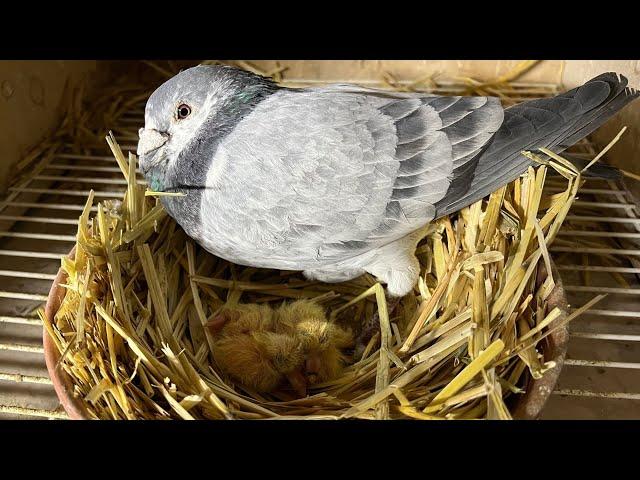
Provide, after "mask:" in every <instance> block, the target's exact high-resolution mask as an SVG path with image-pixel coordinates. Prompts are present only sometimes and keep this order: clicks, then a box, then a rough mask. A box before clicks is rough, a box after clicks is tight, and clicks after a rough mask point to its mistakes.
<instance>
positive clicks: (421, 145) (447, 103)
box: [370, 96, 503, 242]
mask: <svg viewBox="0 0 640 480" xmlns="http://www.w3.org/2000/svg"><path fill="white" fill-rule="evenodd" d="M379 110H380V111H381V112H382V113H384V114H385V115H387V116H389V117H391V118H392V119H393V120H394V125H395V129H396V136H397V146H396V152H395V158H396V160H397V161H398V162H399V168H398V172H397V176H396V179H395V182H394V184H393V191H392V192H391V198H390V201H389V203H388V204H387V209H386V215H385V219H384V221H383V222H382V223H381V225H380V226H379V227H378V229H377V230H376V231H374V232H372V235H371V237H370V239H373V238H380V237H382V239H384V240H385V241H386V242H389V241H392V240H395V239H397V238H400V237H402V236H404V235H406V234H407V233H409V232H411V231H413V230H415V229H416V228H418V227H420V226H422V225H424V224H425V223H426V222H428V221H430V220H431V219H433V216H434V214H435V209H434V205H435V204H436V203H437V202H438V201H439V200H441V199H442V198H443V197H444V195H446V192H447V191H448V190H449V188H450V185H451V182H452V179H453V176H454V171H455V170H456V169H464V168H465V167H467V166H468V164H469V163H470V162H471V161H472V160H473V158H474V157H475V156H477V154H478V153H479V151H480V150H481V149H482V148H483V147H484V145H485V144H486V143H487V142H488V140H489V139H490V138H491V136H492V135H493V134H494V133H495V132H496V131H497V129H498V128H499V127H500V124H501V123H502V119H503V110H502V107H501V105H500V102H499V101H498V99H497V98H491V97H439V96H427V97H424V96H420V97H417V96H415V97H413V98H406V97H405V98H402V99H397V100H393V101H391V102H389V103H387V104H385V105H384V106H382V107H381V108H380V109H379ZM471 163H473V162H471Z"/></svg>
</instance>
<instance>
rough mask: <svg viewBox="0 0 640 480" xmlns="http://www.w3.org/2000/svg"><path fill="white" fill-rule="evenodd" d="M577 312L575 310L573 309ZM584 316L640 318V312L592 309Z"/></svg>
mask: <svg viewBox="0 0 640 480" xmlns="http://www.w3.org/2000/svg"><path fill="white" fill-rule="evenodd" d="M572 310H575V309H572ZM583 315H604V316H607V317H631V318H640V312H634V311H628V310H606V309H597V308H590V309H589V310H587V311H586V312H584V313H583Z"/></svg>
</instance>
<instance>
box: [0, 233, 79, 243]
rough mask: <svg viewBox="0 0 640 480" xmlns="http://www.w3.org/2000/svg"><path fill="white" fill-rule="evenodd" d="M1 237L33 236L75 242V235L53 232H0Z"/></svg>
mask: <svg viewBox="0 0 640 480" xmlns="http://www.w3.org/2000/svg"><path fill="white" fill-rule="evenodd" d="M0 237H11V238H31V239H34V240H54V241H60V242H75V241H76V237H75V235H54V234H51V233H31V232H0Z"/></svg>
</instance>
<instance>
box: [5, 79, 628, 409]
mask: <svg viewBox="0 0 640 480" xmlns="http://www.w3.org/2000/svg"><path fill="white" fill-rule="evenodd" d="M315 83H316V82H315V81H314V80H305V79H287V85H290V86H302V85H308V84H315ZM367 86H373V87H383V86H384V85H380V84H375V83H368V84H367ZM511 87H512V91H511V93H510V94H509V95H507V97H506V98H505V99H504V100H505V103H506V104H510V103H515V102H519V101H522V100H528V99H531V98H536V97H540V96H551V95H554V94H556V93H557V92H558V87H557V86H555V85H550V84H531V83H517V82H514V83H512V84H511ZM463 90H464V86H461V85H459V84H455V83H443V84H440V85H439V86H438V87H437V88H436V89H434V90H432V91H434V93H439V94H459V93H460V92H461V91H463ZM143 123H144V102H140V103H139V104H137V105H135V107H133V108H132V109H130V110H129V111H128V112H127V113H125V114H123V115H121V116H120V117H119V118H118V119H117V120H116V121H115V123H114V124H112V125H104V127H105V128H108V129H111V130H113V131H114V132H115V134H116V138H117V139H118V141H119V142H120V143H121V147H122V149H123V151H124V152H125V153H126V152H127V151H129V150H130V151H132V152H135V150H136V144H137V141H138V138H137V133H136V132H137V130H138V128H139V127H141V126H142V125H143ZM78 152H82V153H78ZM572 152H575V153H576V154H577V155H585V156H589V158H591V157H592V156H593V155H594V154H595V149H594V146H593V145H592V144H591V143H590V142H589V141H583V142H581V144H580V145H578V146H577V147H575V148H574V149H572ZM119 172H120V170H119V168H118V167H117V165H116V162H115V160H114V158H113V156H112V155H111V152H110V151H109V148H108V146H107V144H106V142H105V143H104V144H102V145H101V144H95V145H84V144H83V145H82V148H79V146H78V145H74V144H73V143H67V144H64V145H61V146H60V147H59V148H58V149H57V150H56V151H55V153H54V154H52V155H44V156H42V158H39V159H37V160H36V161H35V162H34V164H33V167H32V168H30V173H29V174H28V175H27V176H23V177H22V178H19V179H18V180H17V181H15V182H14V184H13V185H12V186H11V187H10V188H9V189H8V194H7V195H6V196H5V198H4V199H3V200H1V201H0V225H1V227H0V228H1V230H0V419H37V418H41V419H42V418H49V419H63V418H67V416H66V414H65V412H64V410H62V408H61V407H60V405H59V402H58V399H57V397H56V394H55V392H54V389H53V386H52V383H51V380H50V379H49V377H48V375H47V369H46V366H45V362H44V356H43V347H42V324H41V322H40V320H39V319H38V317H37V315H36V313H35V312H36V310H37V309H38V308H39V307H41V306H42V305H43V303H44V302H45V301H46V298H47V292H48V291H49V288H50V286H51V282H52V281H53V279H54V278H55V275H56V272H57V270H58V268H59V266H60V259H61V258H62V257H63V256H64V255H66V254H67V253H68V251H69V250H70V248H71V246H72V245H73V243H74V242H75V233H76V228H77V227H76V226H77V220H78V216H79V215H80V212H81V211H82V208H83V206H84V202H85V199H86V197H87V195H88V193H89V190H90V189H93V190H94V191H95V195H96V197H97V198H99V199H108V198H120V197H121V195H122V193H123V192H124V188H125V185H126V183H125V181H124V180H123V179H122V177H121V175H120V173H119ZM550 188H553V185H551V186H550ZM551 252H552V255H553V257H554V261H555V263H556V265H557V267H558V270H559V271H560V273H561V275H562V279H563V282H564V286H565V290H566V292H567V296H568V300H569V303H570V304H571V306H572V307H580V306H581V305H583V304H585V303H586V302H587V301H589V300H590V299H591V298H593V297H594V296H595V295H596V294H598V293H608V294H609V295H608V297H607V298H605V299H604V300H602V301H601V302H599V303H598V304H597V305H596V306H595V307H594V308H593V309H591V310H589V311H587V313H585V314H584V315H582V316H580V317H578V318H577V319H576V320H575V321H574V322H572V324H571V325H570V333H571V338H570V342H569V349H568V355H567V360H566V361H565V366H564V369H563V370H562V373H561V375H560V380H559V382H558V385H557V387H556V390H555V391H554V392H553V395H552V396H551V399H550V400H549V401H548V403H547V405H546V407H545V409H544V411H543V415H542V418H547V419H560V418H563V419H571V418H583V419H622V418H640V302H639V301H638V300H639V297H640V282H639V281H638V278H639V277H640V207H639V206H638V204H637V203H635V201H634V198H633V197H632V196H631V194H630V193H629V192H628V190H627V189H626V187H625V184H624V182H622V181H602V180H588V182H587V184H586V185H585V186H584V187H583V188H582V189H581V191H580V198H579V200H578V201H577V202H576V203H575V205H574V207H573V209H572V211H571V214H570V216H569V217H567V222H566V223H565V225H564V226H563V229H562V230H561V232H560V236H559V238H558V239H557V241H556V242H555V244H554V246H553V247H552V249H551Z"/></svg>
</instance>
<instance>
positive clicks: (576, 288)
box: [564, 285, 640, 295]
mask: <svg viewBox="0 0 640 480" xmlns="http://www.w3.org/2000/svg"><path fill="white" fill-rule="evenodd" d="M564 289H565V290H566V291H567V292H586V293H614V294H620V295H640V288H616V287H597V286H596V287H590V286H583V285H565V286H564Z"/></svg>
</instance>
